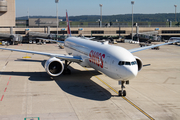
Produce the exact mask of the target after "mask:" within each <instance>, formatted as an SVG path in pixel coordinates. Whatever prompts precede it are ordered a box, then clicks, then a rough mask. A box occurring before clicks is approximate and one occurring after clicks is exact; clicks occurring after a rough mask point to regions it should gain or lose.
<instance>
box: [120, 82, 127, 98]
mask: <svg viewBox="0 0 180 120" xmlns="http://www.w3.org/2000/svg"><path fill="white" fill-rule="evenodd" d="M124 83H126V84H129V81H119V85H121V90H119V94H118V95H119V96H126V91H125V90H123V88H125V86H124Z"/></svg>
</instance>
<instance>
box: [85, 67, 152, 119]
mask: <svg viewBox="0 0 180 120" xmlns="http://www.w3.org/2000/svg"><path fill="white" fill-rule="evenodd" d="M84 69H85V70H87V71H88V69H86V68H84ZM91 73H92V72H91ZM92 74H93V73H92ZM93 75H94V74H93ZM94 76H95V77H96V78H97V79H98V80H100V81H101V82H102V83H103V84H105V85H106V86H107V87H109V88H110V89H111V90H113V91H114V92H115V93H116V94H118V91H116V90H115V89H114V88H112V87H111V86H110V85H108V84H107V83H106V82H104V81H103V80H102V79H100V78H99V77H97V76H96V75H94ZM122 98H123V99H124V100H126V101H127V102H128V103H129V104H131V105H132V106H134V107H135V108H136V109H137V110H139V111H140V112H141V113H143V114H144V115H145V116H147V117H148V118H149V119H150V120H155V119H154V118H152V117H151V116H150V115H148V114H147V113H146V112H144V111H143V110H142V109H141V108H139V107H138V106H137V105H135V104H134V103H132V102H131V101H130V100H128V99H127V98H126V97H122Z"/></svg>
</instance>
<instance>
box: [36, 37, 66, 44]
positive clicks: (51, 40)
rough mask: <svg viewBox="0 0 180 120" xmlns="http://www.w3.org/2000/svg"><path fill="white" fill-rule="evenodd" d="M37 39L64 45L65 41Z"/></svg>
mask: <svg viewBox="0 0 180 120" xmlns="http://www.w3.org/2000/svg"><path fill="white" fill-rule="evenodd" d="M36 39H39V40H44V41H51V42H57V43H64V41H58V40H52V39H44V38H36Z"/></svg>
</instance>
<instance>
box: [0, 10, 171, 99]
mask: <svg viewBox="0 0 180 120" xmlns="http://www.w3.org/2000/svg"><path fill="white" fill-rule="evenodd" d="M66 21H67V31H68V34H69V37H68V38H67V39H66V40H65V41H64V47H65V50H66V52H67V53H68V55H63V54H53V53H45V52H37V51H29V50H19V49H9V48H0V49H3V50H10V51H17V52H25V53H32V54H39V55H44V56H49V57H50V59H48V60H47V61H46V63H45V70H46V72H47V73H48V74H49V75H51V76H59V75H61V74H62V73H70V70H69V69H68V66H69V65H70V63H71V62H76V63H78V64H80V65H81V66H83V67H91V68H94V69H95V70H98V71H101V72H103V73H104V74H105V75H107V76H109V77H110V78H113V79H114V80H117V81H119V84H120V85H121V90H120V91H119V96H126V91H125V90H123V88H124V84H125V83H126V84H128V83H129V80H131V79H133V78H134V77H136V76H137V74H138V72H139V71H140V70H141V69H142V67H143V64H142V61H141V59H140V58H138V57H136V56H134V55H133V54H132V53H134V52H138V51H142V50H146V49H149V48H154V47H157V46H162V45H167V44H171V43H174V42H170V43H164V44H159V45H154V46H148V47H141V48H136V49H131V50H126V49H125V48H122V47H119V46H113V45H109V44H108V42H96V41H91V40H89V39H84V38H80V37H72V36H71V31H70V25H69V20H68V13H67V12H66ZM63 60H64V61H65V63H63V62H62V61H63Z"/></svg>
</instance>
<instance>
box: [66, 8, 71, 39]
mask: <svg viewBox="0 0 180 120" xmlns="http://www.w3.org/2000/svg"><path fill="white" fill-rule="evenodd" d="M66 22H67V33H68V35H69V36H70V37H71V29H70V24H69V17H68V12H67V10H66Z"/></svg>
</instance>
